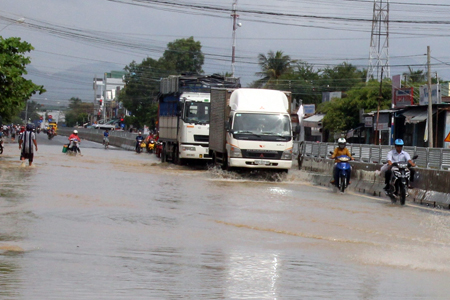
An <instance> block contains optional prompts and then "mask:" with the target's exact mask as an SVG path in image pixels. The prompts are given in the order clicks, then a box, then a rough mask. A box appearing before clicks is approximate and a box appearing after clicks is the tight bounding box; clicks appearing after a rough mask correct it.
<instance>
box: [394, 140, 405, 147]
mask: <svg viewBox="0 0 450 300" xmlns="http://www.w3.org/2000/svg"><path fill="white" fill-rule="evenodd" d="M394 145H395V146H404V145H405V143H403V140H402V139H396V140H395V142H394Z"/></svg>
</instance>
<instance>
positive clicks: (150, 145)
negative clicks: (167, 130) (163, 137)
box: [147, 140, 156, 153]
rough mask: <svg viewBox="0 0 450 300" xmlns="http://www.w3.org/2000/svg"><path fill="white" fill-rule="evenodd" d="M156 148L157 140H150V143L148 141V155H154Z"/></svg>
mask: <svg viewBox="0 0 450 300" xmlns="http://www.w3.org/2000/svg"><path fill="white" fill-rule="evenodd" d="M155 147H156V143H155V140H150V141H148V144H147V152H148V153H153V152H154V151H155Z"/></svg>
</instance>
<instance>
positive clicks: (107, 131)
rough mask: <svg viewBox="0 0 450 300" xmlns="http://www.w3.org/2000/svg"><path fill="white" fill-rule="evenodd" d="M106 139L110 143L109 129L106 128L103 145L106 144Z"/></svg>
mask: <svg viewBox="0 0 450 300" xmlns="http://www.w3.org/2000/svg"><path fill="white" fill-rule="evenodd" d="M106 141H107V142H108V143H109V130H108V129H106V130H105V131H104V132H103V145H104V144H105V142H106Z"/></svg>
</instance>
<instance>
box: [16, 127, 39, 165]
mask: <svg viewBox="0 0 450 300" xmlns="http://www.w3.org/2000/svg"><path fill="white" fill-rule="evenodd" d="M33 128H34V126H33V124H27V127H26V130H27V131H25V132H24V133H23V134H22V135H21V136H20V139H19V149H21V151H20V160H21V161H22V166H23V167H24V166H25V159H28V165H29V166H30V167H31V165H32V164H33V157H34V151H33V144H34V147H35V149H36V151H38V146H37V143H36V135H35V134H34V132H33Z"/></svg>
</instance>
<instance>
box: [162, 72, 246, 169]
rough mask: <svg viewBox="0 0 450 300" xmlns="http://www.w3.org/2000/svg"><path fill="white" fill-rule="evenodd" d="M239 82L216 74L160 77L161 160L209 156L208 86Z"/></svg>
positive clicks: (204, 158)
mask: <svg viewBox="0 0 450 300" xmlns="http://www.w3.org/2000/svg"><path fill="white" fill-rule="evenodd" d="M211 86H215V87H236V86H240V84H239V80H238V79H235V78H224V77H222V76H219V75H211V76H205V75H172V76H169V77H167V78H163V79H162V80H161V86H160V93H159V95H158V101H159V107H158V130H159V141H160V142H161V143H162V147H163V148H162V153H161V162H165V161H168V160H170V161H172V162H174V163H176V164H183V163H184V162H185V161H187V160H193V159H195V160H211V155H210V151H209V119H210V89H211Z"/></svg>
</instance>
